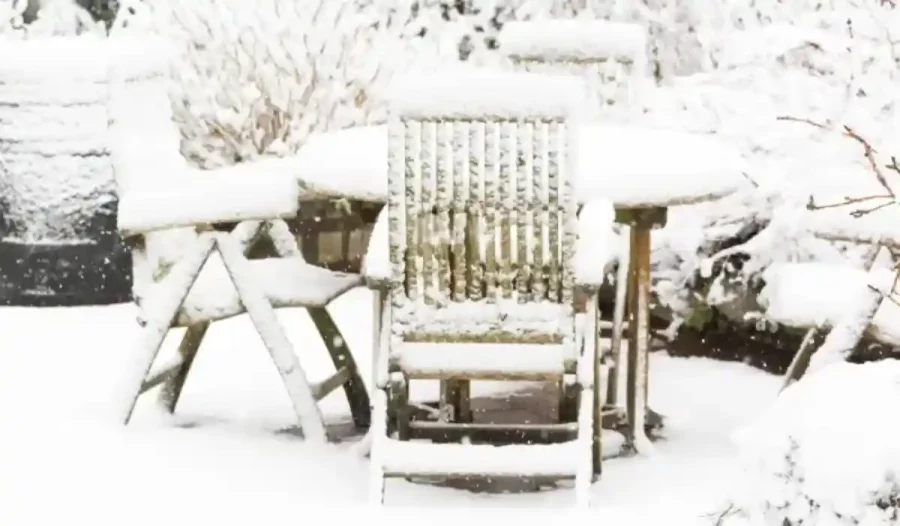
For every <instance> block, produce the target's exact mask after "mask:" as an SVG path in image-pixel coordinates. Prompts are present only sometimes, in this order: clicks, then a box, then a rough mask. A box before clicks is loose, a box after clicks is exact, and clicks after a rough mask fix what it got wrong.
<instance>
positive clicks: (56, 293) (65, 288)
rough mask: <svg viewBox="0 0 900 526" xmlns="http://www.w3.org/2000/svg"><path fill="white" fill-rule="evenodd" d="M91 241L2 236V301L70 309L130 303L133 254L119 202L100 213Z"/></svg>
mask: <svg viewBox="0 0 900 526" xmlns="http://www.w3.org/2000/svg"><path fill="white" fill-rule="evenodd" d="M92 223H93V226H94V227H95V228H94V229H93V230H92V231H91V232H87V234H89V235H90V237H89V238H88V239H77V240H76V239H73V240H69V241H68V242H65V243H60V242H54V241H49V242H42V243H26V242H22V241H20V240H18V239H15V238H14V237H13V238H7V237H6V236H5V235H4V236H3V237H2V238H0V305H4V306H27V307H71V306H79V305H109V304H115V303H124V302H128V301H131V284H132V277H131V252H130V251H129V250H128V249H127V247H125V245H124V243H123V242H122V240H121V238H119V236H118V234H117V232H116V230H115V206H114V205H113V206H109V207H106V208H105V209H100V210H97V211H96V216H95V221H92Z"/></svg>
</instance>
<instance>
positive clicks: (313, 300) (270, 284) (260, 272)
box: [175, 257, 362, 327]
mask: <svg viewBox="0 0 900 526" xmlns="http://www.w3.org/2000/svg"><path fill="white" fill-rule="evenodd" d="M247 269H248V274H249V275H250V277H252V279H253V280H254V281H255V282H256V283H257V286H258V287H260V288H261V289H262V291H263V294H264V295H265V297H266V299H267V300H268V301H269V303H271V304H272V306H273V307H275V308H284V307H306V308H315V307H324V306H326V305H328V304H329V303H331V301H332V300H334V299H335V298H337V297H338V296H340V295H341V294H343V293H344V292H347V291H348V290H350V289H352V288H354V287H357V286H359V285H361V284H362V278H361V277H360V276H359V275H356V274H343V273H340V272H333V271H330V270H327V269H324V268H322V267H317V266H315V265H310V264H309V263H307V262H306V261H304V260H303V258H300V257H285V258H266V259H255V260H250V261H248V262H247ZM244 312H246V309H245V308H244V305H243V303H242V302H241V298H240V296H239V295H238V293H237V291H236V290H234V288H233V287H231V280H230V278H229V276H228V272H227V270H226V269H225V266H224V265H223V264H222V262H221V260H220V259H218V258H211V259H210V262H209V264H208V265H207V266H206V267H204V269H203V271H201V272H200V275H199V276H198V277H197V282H196V283H195V284H194V287H193V288H192V289H191V291H190V292H189V293H188V296H187V298H186V299H185V301H184V305H183V306H182V307H181V310H180V311H179V313H178V317H177V318H176V319H175V325H176V326H182V327H187V326H190V325H193V324H195V323H200V322H204V321H218V320H223V319H226V318H230V317H233V316H238V315H240V314H243V313H244Z"/></svg>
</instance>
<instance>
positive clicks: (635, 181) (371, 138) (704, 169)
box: [277, 124, 746, 208]
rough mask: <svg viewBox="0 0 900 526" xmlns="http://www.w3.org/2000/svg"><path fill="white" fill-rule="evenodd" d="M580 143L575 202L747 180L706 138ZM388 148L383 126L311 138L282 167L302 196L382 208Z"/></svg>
mask: <svg viewBox="0 0 900 526" xmlns="http://www.w3.org/2000/svg"><path fill="white" fill-rule="evenodd" d="M579 137H580V138H579V142H580V144H579V153H578V170H577V171H576V177H577V178H576V180H575V190H576V192H575V195H576V196H577V198H578V200H579V202H581V203H585V202H589V201H594V200H597V199H604V200H610V201H612V202H613V203H614V204H615V205H616V206H617V207H620V208H640V207H660V206H662V207H665V206H674V205H685V204H693V203H699V202H704V201H709V200H713V199H718V198H720V197H724V196H727V195H729V194H731V193H733V192H735V191H736V190H737V189H738V188H739V187H740V186H741V185H743V184H745V182H746V179H745V178H744V176H743V159H742V157H741V155H740V153H739V152H738V151H737V150H736V149H735V148H732V147H730V145H728V144H724V143H722V142H719V141H717V140H716V139H715V138H713V137H708V136H704V135H698V134H692V133H685V132H679V131H671V130H662V129H653V128H642V127H636V126H622V125H614V124H589V125H585V126H584V128H583V129H582V130H581V132H580V134H579ZM387 148H388V147H387V127H386V126H369V127H360V128H352V129H348V130H343V131H339V132H333V133H324V134H317V135H313V136H312V137H310V139H309V141H308V142H307V144H306V145H305V146H304V147H303V149H302V150H301V151H300V152H299V153H298V155H297V156H295V157H293V158H291V159H290V161H289V163H290V168H291V170H292V172H294V173H296V174H297V177H298V179H299V180H300V183H301V186H302V187H303V188H304V189H305V190H306V193H307V194H316V195H339V196H343V197H348V198H351V199H360V200H365V201H375V202H383V201H386V200H387V193H388V181H387V171H388V170H387ZM277 161H279V162H288V160H277Z"/></svg>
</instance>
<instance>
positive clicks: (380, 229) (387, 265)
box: [362, 206, 391, 290]
mask: <svg viewBox="0 0 900 526" xmlns="http://www.w3.org/2000/svg"><path fill="white" fill-rule="evenodd" d="M387 215H388V209H387V207H386V206H385V207H384V208H382V209H381V212H379V213H378V218H377V219H375V225H374V226H373V227H372V234H371V235H370V236H369V246H368V247H366V253H365V255H364V256H363V263H362V275H363V277H364V278H365V280H366V286H368V287H369V288H371V289H377V290H385V289H387V288H388V287H389V286H390V280H391V258H390V242H389V241H390V240H389V235H388V217H387Z"/></svg>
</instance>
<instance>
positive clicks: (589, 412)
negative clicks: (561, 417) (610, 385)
mask: <svg viewBox="0 0 900 526" xmlns="http://www.w3.org/2000/svg"><path fill="white" fill-rule="evenodd" d="M586 314H587V318H586V321H587V323H586V324H585V338H584V348H583V351H582V354H581V360H582V361H583V365H584V366H583V367H580V368H579V375H578V376H579V378H578V379H577V380H578V381H577V385H578V387H579V388H580V389H579V393H578V394H579V396H578V417H577V422H578V437H577V441H578V443H579V445H580V448H581V451H583V452H584V461H583V462H582V463H581V464H580V465H579V467H578V471H577V472H576V473H575V504H576V506H577V507H579V508H587V507H589V506H590V493H591V484H592V482H593V481H594V479H595V477H596V476H598V475H599V474H600V470H601V465H600V463H601V458H602V443H603V442H602V427H601V426H600V420H599V416H600V407H599V403H598V402H599V398H600V386H601V382H600V379H601V376H600V375H598V374H597V369H598V368H599V363H600V359H599V355H598V349H597V345H596V342H597V338H596V336H595V335H596V332H597V322H596V320H597V303H596V298H592V299H590V300H589V301H588V304H587V312H586Z"/></svg>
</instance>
